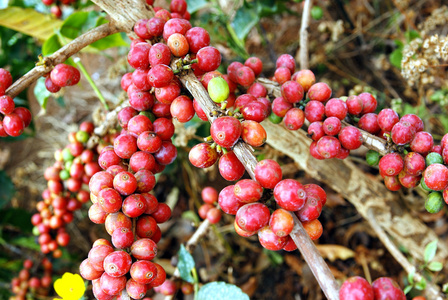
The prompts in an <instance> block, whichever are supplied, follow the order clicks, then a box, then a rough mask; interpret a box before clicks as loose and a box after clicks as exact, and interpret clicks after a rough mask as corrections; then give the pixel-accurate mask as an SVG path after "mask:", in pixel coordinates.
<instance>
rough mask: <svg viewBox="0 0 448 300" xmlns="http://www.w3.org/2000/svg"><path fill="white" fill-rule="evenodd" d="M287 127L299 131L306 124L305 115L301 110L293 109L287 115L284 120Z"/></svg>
mask: <svg viewBox="0 0 448 300" xmlns="http://www.w3.org/2000/svg"><path fill="white" fill-rule="evenodd" d="M283 122H284V123H285V127H286V128H288V129H289V130H298V129H300V128H301V127H302V126H303V123H305V114H304V113H303V111H302V110H301V109H300V108H296V107H294V108H291V109H290V110H288V112H287V113H286V115H285V118H284V119H283Z"/></svg>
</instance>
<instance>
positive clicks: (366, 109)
mask: <svg viewBox="0 0 448 300" xmlns="http://www.w3.org/2000/svg"><path fill="white" fill-rule="evenodd" d="M358 98H359V99H361V100H362V112H361V113H362V114H363V115H364V114H368V113H373V112H374V111H375V110H376V106H377V101H376V99H375V97H373V95H372V94H370V93H361V94H359V95H358Z"/></svg>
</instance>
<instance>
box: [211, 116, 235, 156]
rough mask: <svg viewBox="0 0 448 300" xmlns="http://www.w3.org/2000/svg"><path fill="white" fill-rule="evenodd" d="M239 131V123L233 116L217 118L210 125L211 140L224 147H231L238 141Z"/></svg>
mask: <svg viewBox="0 0 448 300" xmlns="http://www.w3.org/2000/svg"><path fill="white" fill-rule="evenodd" d="M241 132H242V128H241V123H240V122H239V121H238V120H237V119H236V118H234V117H221V118H218V119H216V120H215V121H214V122H213V124H212V125H211V127H210V134H211V136H212V138H213V140H214V141H215V142H216V143H217V144H218V145H220V146H222V147H225V148H231V147H233V145H235V144H236V142H237V141H238V138H239V137H240V135H241Z"/></svg>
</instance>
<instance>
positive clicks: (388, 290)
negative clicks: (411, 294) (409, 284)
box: [339, 276, 406, 300]
mask: <svg viewBox="0 0 448 300" xmlns="http://www.w3.org/2000/svg"><path fill="white" fill-rule="evenodd" d="M339 299H340V300H386V299H394V300H406V296H405V294H404V292H403V291H402V290H401V288H400V287H399V285H398V284H397V282H395V281H394V280H393V279H392V278H389V277H380V278H377V279H376V280H375V281H374V282H372V284H370V283H369V282H368V281H367V280H365V279H364V278H362V277H360V276H354V277H350V278H348V279H347V280H346V281H345V282H344V283H343V284H342V286H341V289H340V290H339Z"/></svg>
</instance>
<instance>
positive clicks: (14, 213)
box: [0, 207, 33, 233]
mask: <svg viewBox="0 0 448 300" xmlns="http://www.w3.org/2000/svg"><path fill="white" fill-rule="evenodd" d="M0 224H8V225H9V226H14V227H17V228H20V229H21V230H22V231H24V232H29V233H31V231H32V229H33V224H31V213H30V212H28V211H26V210H24V209H21V208H12V207H10V208H7V209H2V210H0Z"/></svg>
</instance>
